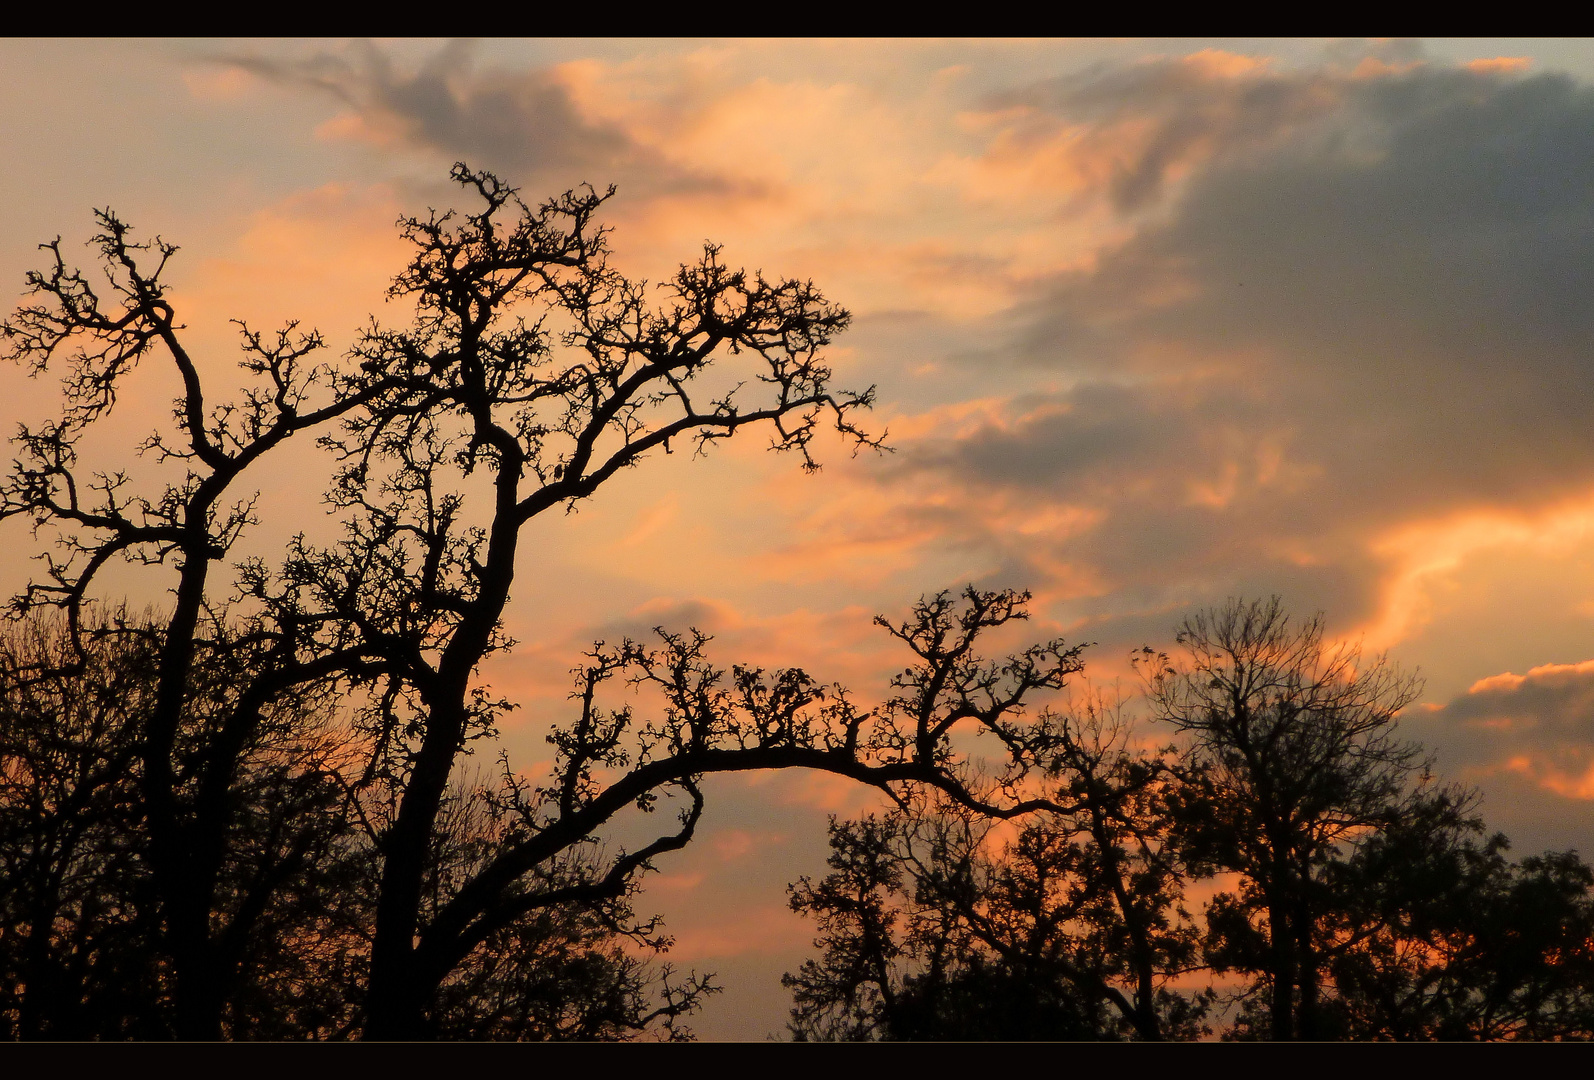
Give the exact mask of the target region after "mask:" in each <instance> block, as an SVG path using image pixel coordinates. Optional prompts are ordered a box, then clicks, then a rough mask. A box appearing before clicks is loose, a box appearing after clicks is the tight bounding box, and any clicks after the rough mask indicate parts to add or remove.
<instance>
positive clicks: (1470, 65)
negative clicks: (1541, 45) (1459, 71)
mask: <svg viewBox="0 0 1594 1080" xmlns="http://www.w3.org/2000/svg"><path fill="white" fill-rule="evenodd" d="M1462 66H1463V67H1465V68H1466V69H1467V70H1468V71H1476V72H1479V73H1480V74H1485V75H1518V74H1521V73H1522V72H1525V71H1527V70H1528V68H1530V67H1532V66H1533V58H1532V57H1530V56H1490V57H1485V58H1480V59H1478V60H1468V61H1467V62H1466V63H1465V64H1463V65H1462Z"/></svg>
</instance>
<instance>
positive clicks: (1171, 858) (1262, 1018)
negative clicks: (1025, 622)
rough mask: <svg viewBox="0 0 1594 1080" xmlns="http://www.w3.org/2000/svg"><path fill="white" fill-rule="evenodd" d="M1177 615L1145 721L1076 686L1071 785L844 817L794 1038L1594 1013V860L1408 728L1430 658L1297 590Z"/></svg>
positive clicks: (797, 989)
mask: <svg viewBox="0 0 1594 1080" xmlns="http://www.w3.org/2000/svg"><path fill="white" fill-rule="evenodd" d="M1177 640H1178V643H1179V645H1180V647H1181V649H1182V653H1181V655H1180V656H1179V657H1178V658H1177V659H1170V658H1169V657H1168V656H1166V655H1162V654H1159V653H1154V652H1152V651H1150V650H1144V651H1142V652H1141V653H1140V654H1139V655H1138V656H1137V657H1136V658H1135V659H1136V661H1137V666H1138V667H1139V668H1140V674H1141V676H1142V678H1143V681H1144V690H1145V694H1144V698H1145V701H1146V703H1147V705H1148V707H1149V715H1148V716H1146V717H1144V718H1142V721H1141V722H1140V723H1138V724H1131V722H1130V720H1129V718H1128V716H1127V715H1126V713H1125V710H1124V707H1123V703H1122V702H1119V701H1116V700H1105V699H1103V698H1102V697H1100V696H1094V697H1092V696H1090V695H1084V696H1083V697H1082V698H1081V699H1079V700H1077V701H1074V702H1072V703H1071V705H1072V707H1071V708H1069V709H1068V710H1065V711H1066V712H1067V714H1068V715H1067V716H1066V718H1065V719H1063V720H1062V721H1061V722H1059V723H1058V724H1057V725H1056V731H1057V734H1058V741H1057V743H1056V745H1055V746H1054V747H1053V748H1052V749H1051V752H1050V755H1049V757H1048V758H1047V760H1046V761H1045V763H1044V766H1043V769H1042V775H1043V776H1044V781H1042V782H1043V783H1044V785H1045V790H1046V791H1047V793H1048V796H1049V798H1050V799H1051V800H1052V801H1053V802H1055V803H1058V804H1060V805H1069V806H1070V807H1071V808H1070V809H1069V810H1068V811H1067V812H1061V813H1060V812H1057V811H1055V810H1045V811H1040V812H1037V813H1036V814H1034V815H1031V816H1029V817H1026V818H1024V819H1022V820H1020V821H1016V822H1013V823H1011V824H1010V825H1008V826H1005V827H1004V826H1002V825H1001V824H1000V823H997V822H993V821H990V820H986V819H982V818H980V817H979V816H978V815H976V814H971V813H968V812H967V811H966V810H965V809H964V808H962V807H958V806H954V805H950V804H948V803H947V802H945V801H944V800H942V799H940V798H938V797H936V796H935V795H934V793H930V792H924V793H916V794H915V795H914V796H913V797H911V798H908V799H904V800H902V801H901V802H900V803H899V804H898V805H897V806H896V808H895V809H894V810H893V811H892V812H890V813H886V814H880V815H870V816H867V817H864V818H861V819H859V820H854V821H835V820H833V821H832V824H831V835H830V847H831V856H830V866H831V869H832V872H831V873H830V874H828V875H827V876H825V877H824V878H823V879H822V880H820V881H818V882H814V881H811V880H809V879H807V878H804V879H803V880H801V881H799V882H798V883H797V884H795V885H794V886H793V887H792V890H791V905H792V907H793V908H794V909H795V910H797V911H799V912H802V913H803V914H805V915H807V916H809V917H811V918H812V919H814V920H815V921H816V922H817V924H818V927H819V937H818V939H817V940H816V941H815V946H816V947H817V948H818V949H819V950H820V952H819V955H818V956H817V957H815V958H813V959H810V960H809V961H807V962H806V963H805V964H803V966H802V967H801V969H800V970H799V971H797V972H796V973H794V974H788V975H787V976H786V978H785V982H786V985H787V986H788V987H790V988H791V990H792V991H793V993H794V996H795V1008H794V1009H793V1011H792V1019H791V1023H790V1027H791V1031H792V1033H793V1035H794V1036H795V1037H797V1038H798V1039H804V1040H813V1039H840V1040H893V1039H1123V1038H1133V1039H1145V1040H1161V1039H1189V1038H1198V1037H1212V1036H1219V1037H1222V1038H1224V1039H1319V1040H1320V1039H1446V1040H1493V1039H1587V1038H1590V1037H1594V893H1591V886H1594V870H1591V868H1590V867H1589V865H1588V864H1587V863H1585V862H1584V861H1583V860H1582V859H1580V858H1579V857H1578V855H1577V854H1576V853H1575V852H1570V851H1569V852H1560V853H1549V854H1544V855H1538V856H1530V857H1527V858H1524V859H1522V860H1521V861H1520V862H1512V861H1510V860H1508V859H1507V857H1506V851H1507V849H1508V847H1509V844H1508V842H1507V840H1506V838H1505V837H1504V836H1502V835H1499V834H1495V835H1492V836H1491V835H1487V834H1486V833H1485V831H1484V826H1483V823H1482V821H1481V820H1480V819H1479V818H1478V816H1477V815H1476V813H1475V809H1476V800H1475V797H1474V796H1473V795H1472V794H1471V793H1469V792H1467V791H1465V790H1463V789H1461V788H1459V787H1457V786H1456V785H1453V784H1448V785H1447V784H1442V783H1440V782H1439V781H1437V780H1436V779H1435V777H1434V776H1433V774H1432V771H1431V767H1430V766H1431V762H1430V760H1429V758H1428V757H1426V756H1425V755H1424V752H1423V750H1422V748H1421V747H1420V746H1418V745H1416V744H1414V743H1411V742H1406V741H1402V740H1401V739H1399V738H1398V737H1397V735H1396V731H1395V729H1396V714H1397V713H1399V711H1400V710H1401V709H1402V708H1403V707H1405V706H1407V705H1409V704H1410V703H1411V702H1412V701H1414V700H1415V698H1416V695H1417V693H1418V690H1419V686H1418V684H1417V682H1416V680H1415V679H1414V678H1412V677H1410V676H1406V675H1403V674H1401V673H1400V672H1399V671H1398V670H1397V669H1395V668H1394V667H1393V666H1392V665H1390V664H1388V663H1386V662H1385V661H1384V660H1383V659H1382V658H1367V657H1364V656H1362V655H1361V653H1360V652H1359V651H1358V650H1357V649H1355V648H1352V647H1348V646H1338V647H1335V646H1330V645H1329V644H1327V643H1326V642H1325V640H1324V636H1323V623H1322V620H1321V618H1314V619H1309V620H1307V621H1306V622H1304V623H1298V624H1292V622H1291V620H1290V618H1289V616H1288V615H1287V614H1286V613H1285V612H1284V611H1283V609H1282V608H1281V606H1280V604H1279V601H1278V600H1277V599H1276V598H1275V599H1274V600H1272V601H1271V602H1262V603H1259V602H1242V601H1231V602H1230V603H1229V604H1227V605H1226V606H1224V607H1222V608H1221V609H1218V610H1213V611H1207V612H1202V613H1200V614H1197V615H1196V616H1194V617H1193V618H1191V619H1190V620H1188V621H1187V622H1185V623H1184V625H1183V627H1182V628H1181V630H1180V631H1179V634H1178V638H1177ZM1146 736H1153V737H1157V738H1165V739H1168V740H1169V741H1168V743H1167V745H1165V746H1161V747H1148V746H1146V745H1142V744H1140V743H1138V742H1137V738H1143V737H1146ZM1197 890H1199V893H1198V892H1197ZM1194 895H1203V896H1205V897H1206V899H1205V900H1204V901H1203V902H1202V903H1200V904H1196V903H1193V902H1192V901H1191V899H1190V897H1191V896H1194Z"/></svg>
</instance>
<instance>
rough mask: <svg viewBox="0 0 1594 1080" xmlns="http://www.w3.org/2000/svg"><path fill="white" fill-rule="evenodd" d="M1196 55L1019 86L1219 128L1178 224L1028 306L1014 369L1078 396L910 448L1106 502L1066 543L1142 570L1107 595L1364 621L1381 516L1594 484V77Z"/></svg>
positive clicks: (1537, 497)
mask: <svg viewBox="0 0 1594 1080" xmlns="http://www.w3.org/2000/svg"><path fill="white" fill-rule="evenodd" d="M1174 68H1175V65H1173V64H1171V63H1170V64H1168V65H1163V66H1162V67H1161V68H1158V67H1157V66H1156V65H1150V66H1147V65H1140V66H1137V68H1135V69H1132V70H1130V71H1128V72H1125V73H1119V74H1117V75H1113V74H1110V73H1109V74H1102V73H1097V74H1096V75H1093V76H1092V78H1093V79H1094V80H1095V81H1094V82H1087V83H1085V84H1083V88H1082V86H1081V84H1079V83H1078V82H1077V81H1076V82H1075V83H1070V84H1067V85H1062V84H1054V85H1048V86H1044V87H1040V88H1031V89H1030V90H1028V91H1025V93H1027V94H1029V95H1030V98H1031V99H1032V100H1036V101H1044V102H1048V103H1049V105H1048V107H1050V108H1054V109H1056V110H1057V111H1058V112H1059V114H1064V113H1067V111H1068V110H1069V109H1078V110H1082V112H1081V115H1083V116H1086V117H1087V118H1088V116H1089V115H1090V110H1091V109H1099V110H1106V109H1118V110H1127V109H1129V108H1130V105H1126V104H1121V102H1123V101H1130V102H1134V103H1136V104H1135V105H1134V107H1136V108H1142V109H1147V110H1149V114H1150V115H1153V116H1167V117H1173V118H1174V119H1170V120H1168V123H1169V124H1171V125H1173V127H1175V128H1180V130H1183V131H1185V134H1183V135H1178V136H1177V138H1182V139H1190V138H1195V137H1196V135H1193V134H1190V132H1194V131H1197V129H1199V137H1200V138H1204V139H1210V140H1217V142H1216V144H1215V145H1213V146H1211V147H1209V151H1210V153H1209V156H1208V158H1207V159H1206V161H1205V164H1204V165H1202V166H1201V169H1200V171H1199V172H1198V173H1197V174H1195V175H1194V176H1193V177H1191V178H1190V179H1189V181H1188V182H1187V185H1186V186H1185V187H1184V189H1183V193H1182V195H1181V196H1180V197H1179V199H1178V201H1177V202H1176V203H1174V204H1172V205H1171V206H1170V207H1169V208H1168V212H1167V214H1166V216H1165V218H1164V219H1162V220H1160V221H1159V222H1158V223H1155V224H1150V225H1147V226H1146V227H1144V228H1143V229H1142V231H1141V232H1140V233H1139V234H1138V235H1137V236H1136V237H1135V238H1134V239H1133V240H1131V241H1130V242H1128V243H1127V244H1126V245H1124V246H1123V247H1122V248H1121V249H1119V250H1117V251H1114V252H1111V253H1109V254H1108V255H1106V256H1105V257H1104V258H1103V259H1102V260H1101V261H1100V263H1099V265H1098V266H1097V267H1096V268H1094V269H1093V270H1092V271H1090V272H1081V273H1074V274H1069V275H1066V276H1063V277H1060V278H1058V279H1056V280H1054V281H1053V282H1051V283H1050V284H1049V285H1048V286H1047V287H1046V288H1044V289H1043V290H1041V291H1040V292H1039V293H1038V294H1037V295H1036V297H1035V299H1034V300H1033V301H1031V302H1029V303H1028V304H1027V305H1026V306H1025V307H1024V308H1023V309H1022V310H1021V311H1019V312H1015V313H1009V314H1008V316H1007V317H1006V318H1007V319H1008V320H1009V322H1010V323H1011V322H1013V321H1017V322H1019V323H1020V324H1023V325H1025V326H1027V330H1024V331H1023V332H1021V333H1020V334H1019V335H1018V337H1017V339H1016V342H1015V344H1014V346H1013V348H1012V351H1011V362H1013V363H1016V364H1018V365H1020V366H1022V367H1027V368H1028V369H1029V370H1031V371H1034V372H1037V373H1045V374H1046V375H1047V377H1050V378H1052V379H1054V380H1055V379H1058V378H1061V379H1062V380H1064V382H1065V384H1067V385H1069V389H1066V390H1064V391H1060V392H1058V393H1055V394H1053V395H1052V396H1051V397H1050V398H1049V399H1047V400H1042V401H1037V400H1035V399H1030V400H1015V401H1014V402H1013V403H1012V406H1011V411H1010V415H1009V416H1008V417H1007V418H1006V419H1005V421H1004V422H1003V423H1002V424H999V425H998V424H993V425H991V426H989V427H988V428H986V429H985V430H982V431H980V432H977V433H975V434H974V435H973V436H971V437H967V438H964V439H960V440H952V439H940V440H937V439H927V440H924V441H923V442H921V443H919V444H916V445H914V446H911V447H905V448H904V451H905V453H904V455H903V458H904V460H903V461H902V462H901V464H900V466H899V468H901V469H903V470H908V471H912V470H924V471H929V472H933V473H936V474H938V475H940V476H942V477H944V478H945V480H946V482H947V483H948V484H954V485H959V486H963V487H965V488H967V489H969V490H986V491H989V490H997V491H1008V492H1011V493H1012V495H1013V498H1015V499H1024V500H1028V501H1031V502H1035V503H1044V502H1046V501H1054V502H1059V503H1068V504H1075V505H1087V506H1092V507H1095V508H1096V509H1098V510H1099V511H1101V512H1102V513H1103V514H1104V520H1103V521H1102V523H1101V524H1100V525H1099V526H1098V527H1097V528H1095V529H1094V530H1092V531H1090V532H1089V533H1087V534H1085V535H1081V536H1075V537H1072V538H1069V539H1067V540H1063V541H1059V542H1058V543H1057V545H1056V550H1055V551H1054V552H1051V553H1049V554H1050V555H1052V557H1053V558H1054V560H1055V559H1063V560H1067V561H1071V562H1074V563H1083V564H1085V565H1088V566H1090V567H1091V568H1093V569H1094V570H1095V571H1096V572H1097V573H1099V574H1101V575H1104V576H1105V577H1106V578H1107V579H1108V580H1109V581H1110V582H1111V583H1113V585H1114V587H1115V588H1116V589H1118V590H1128V592H1127V593H1126V592H1123V591H1120V592H1119V593H1118V594H1117V595H1116V596H1115V597H1114V598H1112V599H1111V600H1110V601H1109V600H1103V601H1099V602H1097V603H1100V604H1101V605H1103V606H1106V605H1108V604H1109V603H1111V604H1116V605H1118V606H1120V607H1124V608H1126V609H1127V608H1130V607H1133V606H1134V605H1130V604H1128V603H1126V602H1125V600H1124V597H1125V596H1127V595H1131V594H1136V593H1138V594H1140V595H1143V596H1145V597H1146V598H1147V599H1146V601H1145V603H1146V604H1151V603H1154V602H1155V601H1156V600H1157V599H1158V598H1160V599H1161V600H1162V601H1164V602H1167V601H1169V600H1170V599H1172V598H1177V597H1180V596H1184V597H1189V598H1191V599H1192V600H1195V601H1204V600H1205V599H1207V598H1208V597H1210V596H1211V595H1212V594H1213V593H1214V592H1215V593H1217V594H1218V595H1219V596H1221V595H1222V594H1223V593H1224V592H1232V591H1245V592H1249V593H1253V594H1254V593H1257V592H1270V591H1280V592H1283V593H1284V594H1285V597H1286V600H1287V601H1288V602H1289V603H1291V605H1292V606H1294V607H1299V608H1308V607H1311V606H1319V605H1321V606H1324V607H1326V608H1327V609H1328V610H1329V612H1330V614H1331V615H1333V616H1335V617H1336V622H1339V621H1341V620H1346V621H1355V620H1359V619H1361V618H1363V617H1365V616H1366V615H1368V614H1369V613H1370V606H1371V604H1372V602H1373V598H1374V594H1375V585H1376V575H1377V573H1378V570H1379V568H1378V566H1377V565H1376V563H1375V562H1374V561H1373V560H1372V559H1371V558H1370V557H1369V556H1368V555H1367V553H1366V550H1367V541H1368V540H1369V539H1370V538H1371V537H1372V536H1374V535H1376V534H1377V533H1379V532H1381V531H1383V530H1386V529H1388V528H1391V527H1393V526H1395V525H1398V524H1400V523H1401V522H1404V521H1409V520H1412V519H1414V518H1421V517H1424V516H1428V515H1432V514H1436V513H1439V512H1442V511H1445V510H1447V509H1452V508H1455V507H1458V506H1462V505H1477V504H1488V503H1493V504H1516V505H1522V504H1532V503H1535V502H1542V501H1545V500H1548V499H1551V498H1554V497H1558V496H1562V495H1567V494H1572V493H1575V492H1581V491H1586V490H1587V489H1588V488H1589V486H1590V485H1591V484H1594V439H1591V438H1589V435H1588V432H1589V431H1590V430H1594V394H1591V393H1589V391H1588V386H1589V384H1590V381H1591V376H1594V305H1590V304H1589V303H1588V302H1587V297H1588V296H1590V295H1594V91H1591V90H1590V89H1588V88H1585V87H1583V86H1580V85H1578V84H1577V83H1575V82H1574V81H1572V80H1571V79H1569V78H1566V77H1561V76H1540V77H1534V78H1509V77H1502V76H1498V75H1491V74H1483V73H1477V72H1472V71H1466V70H1454V69H1435V68H1430V67H1417V68H1415V69H1412V70H1409V71H1407V72H1405V73H1403V74H1389V75H1384V76H1381V77H1375V78H1352V77H1350V76H1349V75H1347V74H1344V73H1343V72H1340V73H1335V72H1332V71H1318V72H1311V73H1303V74H1297V75H1283V76H1271V75H1269V76H1266V77H1260V78H1257V79H1246V78H1242V79H1231V78H1223V79H1219V78H1216V77H1210V78H1206V79H1205V80H1204V81H1202V80H1201V79H1196V76H1195V75H1193V74H1191V72H1190V71H1188V70H1174ZM1192 79H1196V81H1195V83H1192V82H1191V80H1192ZM1192 86H1194V87H1196V88H1197V89H1198V90H1199V93H1195V95H1194V99H1193V100H1194V103H1193V104H1188V103H1182V101H1183V99H1184V98H1185V97H1188V96H1189V95H1190V93H1192V90H1191V88H1192ZM1263 91H1265V94H1264V93H1263ZM1259 94H1262V96H1263V97H1264V98H1266V99H1267V100H1268V101H1271V102H1272V103H1273V104H1271V105H1267V106H1266V107H1264V105H1263V104H1256V105H1254V107H1253V105H1250V104H1247V102H1249V101H1250V100H1251V98H1253V97H1255V96H1256V95H1259ZM1047 95H1050V97H1047ZM1159 95H1161V96H1160V97H1159ZM1224 95H1228V99H1225V96H1224ZM1164 97H1166V98H1168V99H1169V100H1168V101H1166V102H1164V103H1163V104H1161V105H1159V104H1157V103H1158V102H1159V101H1162V100H1163V98H1164ZM1226 100H1227V104H1225V101H1226ZM1325 102H1326V103H1328V104H1329V105H1331V106H1332V107H1331V108H1330V107H1327V106H1323V103H1325ZM1320 106H1322V107H1320ZM1159 109H1160V110H1161V112H1159V111H1158V110H1159ZM1314 110H1315V111H1314ZM1185 114H1189V116H1185ZM1180 117H1185V118H1184V119H1180ZM1191 117H1193V118H1191ZM1212 117H1227V118H1229V119H1227V120H1225V121H1224V123H1226V124H1228V126H1227V127H1224V126H1223V125H1222V124H1218V123H1217V122H1216V121H1215V120H1211V118H1212ZM1202 124H1205V125H1206V126H1205V127H1202V126H1201V125H1202ZM1180 125H1183V127H1182V128H1181V127H1180ZM1174 137H1175V136H1173V135H1170V136H1169V138H1174ZM1153 141H1154V140H1153ZM1146 168H1152V166H1150V165H1147V166H1146ZM1125 182H1126V183H1128V182H1129V181H1127V180H1126V181H1125ZM1159 183H1160V181H1159ZM1015 315H1016V316H1017V318H1016V320H1015V318H1014V316H1015ZM987 362H988V361H987ZM1203 493H1205V494H1203ZM969 527H970V528H971V529H977V528H978V524H977V523H971V524H970V526H969ZM990 539H991V543H993V544H997V545H999V546H1000V545H1002V544H1003V543H1004V539H1003V538H1001V537H994V536H993V537H991V538H990ZM1081 603H1082V604H1084V603H1085V602H1084V601H1081Z"/></svg>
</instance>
